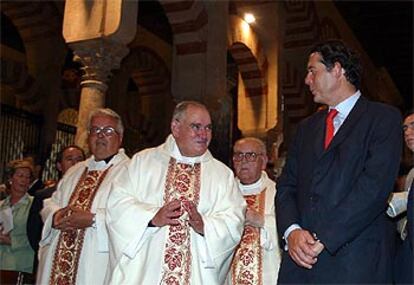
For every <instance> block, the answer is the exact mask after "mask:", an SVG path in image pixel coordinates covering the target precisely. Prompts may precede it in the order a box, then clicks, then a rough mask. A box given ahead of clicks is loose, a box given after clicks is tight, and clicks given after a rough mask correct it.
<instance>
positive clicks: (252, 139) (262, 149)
mask: <svg viewBox="0 0 414 285" xmlns="http://www.w3.org/2000/svg"><path fill="white" fill-rule="evenodd" d="M241 142H253V143H256V144H257V145H258V146H259V151H260V152H261V153H262V154H267V151H266V145H265V143H264V142H263V141H262V140H261V139H258V138H255V137H245V138H241V139H239V140H237V141H236V142H235V143H234V146H236V145H237V144H238V143H241Z"/></svg>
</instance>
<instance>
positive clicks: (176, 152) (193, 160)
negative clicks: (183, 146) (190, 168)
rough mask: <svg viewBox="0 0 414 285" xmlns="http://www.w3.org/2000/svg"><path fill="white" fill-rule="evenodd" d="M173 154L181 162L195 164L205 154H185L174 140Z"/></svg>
mask: <svg viewBox="0 0 414 285" xmlns="http://www.w3.org/2000/svg"><path fill="white" fill-rule="evenodd" d="M172 156H173V157H174V158H175V159H176V160H177V162H181V163H184V164H190V165H194V164H195V163H200V162H201V160H202V157H203V155H200V156H191V157H190V156H184V155H182V154H181V152H180V149H179V148H178V145H177V142H176V141H175V140H174V144H173V149H172Z"/></svg>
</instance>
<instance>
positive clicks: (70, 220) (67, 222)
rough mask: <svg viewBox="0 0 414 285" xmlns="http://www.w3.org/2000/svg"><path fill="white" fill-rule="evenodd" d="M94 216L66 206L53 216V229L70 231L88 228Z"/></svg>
mask: <svg viewBox="0 0 414 285" xmlns="http://www.w3.org/2000/svg"><path fill="white" fill-rule="evenodd" d="M93 217H94V214H92V213H91V212H88V211H85V210H82V209H79V208H76V207H73V206H67V207H64V208H62V209H60V210H58V211H57V212H56V213H55V214H54V215H53V225H52V226H53V227H54V228H55V229H58V230H61V231H70V230H76V229H83V228H87V227H90V226H91V225H92V223H93Z"/></svg>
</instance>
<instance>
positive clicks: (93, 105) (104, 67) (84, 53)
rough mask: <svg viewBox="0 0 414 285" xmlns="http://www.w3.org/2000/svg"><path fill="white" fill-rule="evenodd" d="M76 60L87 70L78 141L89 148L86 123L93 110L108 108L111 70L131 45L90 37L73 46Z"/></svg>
mask: <svg viewBox="0 0 414 285" xmlns="http://www.w3.org/2000/svg"><path fill="white" fill-rule="evenodd" d="M70 46H71V48H72V49H73V50H74V54H75V57H74V60H75V61H78V62H81V63H82V65H83V67H82V69H83V71H84V75H83V76H82V82H81V87H82V91H81V100H80V105H79V117H78V125H77V131H76V137H75V143H76V144H77V145H79V146H81V147H82V148H83V149H85V150H87V149H88V146H87V141H86V138H87V122H88V117H89V114H90V112H91V111H93V110H95V109H97V108H103V107H105V93H106V90H107V89H108V85H107V82H108V80H109V77H110V75H111V70H112V69H117V68H119V66H120V62H121V60H122V58H123V57H124V56H126V55H127V54H128V48H127V47H126V46H125V45H123V44H121V43H117V42H113V41H108V40H103V39H99V40H90V41H87V42H82V43H78V44H72V45H70Z"/></svg>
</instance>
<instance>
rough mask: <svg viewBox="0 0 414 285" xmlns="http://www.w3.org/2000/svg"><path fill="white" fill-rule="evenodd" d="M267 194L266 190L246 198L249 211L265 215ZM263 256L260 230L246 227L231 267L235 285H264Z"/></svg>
mask: <svg viewBox="0 0 414 285" xmlns="http://www.w3.org/2000/svg"><path fill="white" fill-rule="evenodd" d="M265 193H266V189H265V190H263V191H262V192H260V194H258V195H249V196H244V198H245V200H246V203H247V209H249V210H254V211H257V212H259V213H260V214H261V215H264V205H265ZM262 254H263V252H262V249H261V247H260V229H259V228H256V227H252V226H247V225H246V226H245V227H244V232H243V235H242V238H241V241H240V244H239V245H238V247H237V249H236V251H235V253H234V257H233V261H232V265H231V274H232V281H233V284H238V285H263V275H262V266H263V263H262Z"/></svg>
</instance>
